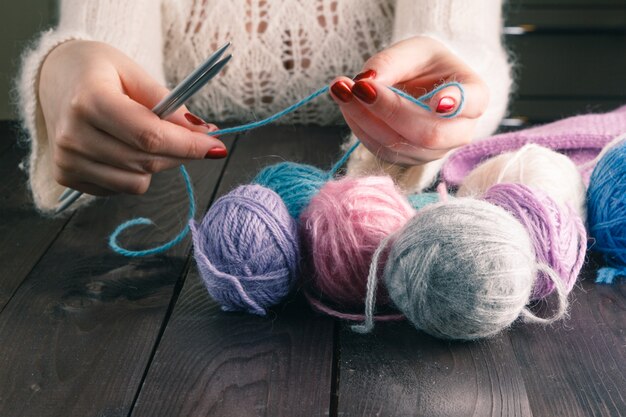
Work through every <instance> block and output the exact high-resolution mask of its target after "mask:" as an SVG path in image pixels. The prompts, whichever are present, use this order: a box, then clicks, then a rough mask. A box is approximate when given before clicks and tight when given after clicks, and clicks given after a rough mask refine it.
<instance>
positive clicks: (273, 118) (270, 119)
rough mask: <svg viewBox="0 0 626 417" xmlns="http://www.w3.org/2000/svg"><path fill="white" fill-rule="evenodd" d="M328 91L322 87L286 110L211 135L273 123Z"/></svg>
mask: <svg viewBox="0 0 626 417" xmlns="http://www.w3.org/2000/svg"><path fill="white" fill-rule="evenodd" d="M327 91H328V86H326V87H322V88H320V89H319V90H317V91H316V92H314V93H313V94H311V95H310V96H308V97H305V98H303V99H302V100H300V101H299V102H297V103H295V104H292V105H291V106H289V107H287V108H286V109H284V110H281V111H279V112H278V113H276V114H274V115H272V116H270V117H268V118H266V119H263V120H259V121H256V122H252V123H246V124H245V125H239V126H233V127H229V128H226V129H220V130H216V131H215V132H211V133H210V135H211V136H221V135H226V134H228V133H237V132H243V131H246V130H252V129H256V128H257V127H261V126H265V125H267V124H270V123H272V122H273V121H276V120H278V119H280V118H281V117H283V116H285V115H287V114H289V113H291V112H292V111H295V110H297V109H299V108H300V107H302V106H304V105H305V104H308V103H309V102H310V101H312V100H315V99H316V98H317V97H319V96H320V95H322V94H324V93H325V92H327Z"/></svg>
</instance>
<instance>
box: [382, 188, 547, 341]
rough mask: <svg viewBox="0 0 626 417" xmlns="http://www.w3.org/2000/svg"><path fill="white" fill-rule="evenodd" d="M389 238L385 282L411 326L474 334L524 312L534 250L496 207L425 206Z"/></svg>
mask: <svg viewBox="0 0 626 417" xmlns="http://www.w3.org/2000/svg"><path fill="white" fill-rule="evenodd" d="M392 242H393V243H392V247H391V251H390V253H389V256H388V258H387V263H386V265H385V270H384V280H385V284H386V287H387V291H388V293H389V296H390V297H391V299H392V300H393V302H394V304H395V305H396V307H397V308H398V309H399V310H400V311H401V312H402V313H404V315H405V316H406V317H407V319H409V320H410V321H411V322H412V323H413V325H414V326H415V327H416V328H418V329H420V330H422V331H424V332H426V333H429V334H431V335H433V336H435V337H440V338H444V339H459V340H473V339H479V338H483V337H488V336H492V335H494V334H496V333H498V332H500V331H501V330H503V329H505V328H506V327H508V326H509V325H510V324H511V323H513V321H514V320H515V319H517V318H518V317H519V316H520V315H521V314H522V313H523V310H524V308H525V305H526V304H527V302H528V300H529V298H530V294H531V291H532V287H533V284H534V281H535V277H536V275H537V269H536V263H535V254H534V250H533V247H532V243H531V241H530V239H529V237H528V233H527V232H526V230H525V229H524V227H523V226H522V225H521V224H520V223H519V222H518V221H517V220H516V219H515V218H514V217H513V216H512V215H511V214H509V213H507V212H506V211H505V210H503V209H501V208H500V207H497V206H494V205H492V204H489V203H487V202H484V201H480V200H474V199H469V198H465V199H457V200H452V201H450V202H447V203H437V204H433V205H429V206H426V207H424V208H423V209H421V210H420V211H418V212H417V214H416V215H415V216H414V217H413V218H412V219H411V220H410V221H409V222H408V223H407V225H406V226H405V227H404V229H402V231H401V232H400V233H399V234H398V235H397V236H396V237H395V238H394V240H393V241H392Z"/></svg>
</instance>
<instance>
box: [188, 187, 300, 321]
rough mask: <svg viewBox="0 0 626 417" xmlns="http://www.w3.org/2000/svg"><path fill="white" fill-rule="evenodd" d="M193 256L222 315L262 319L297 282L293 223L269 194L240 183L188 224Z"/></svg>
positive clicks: (277, 197) (273, 196)
mask: <svg viewBox="0 0 626 417" xmlns="http://www.w3.org/2000/svg"><path fill="white" fill-rule="evenodd" d="M190 228H191V232H192V235H193V243H194V257H195V259H196V263H197V264H198V269H199V270H200V274H201V276H202V279H203V281H204V284H205V285H206V287H207V290H208V291H209V294H210V295H211V297H213V299H215V300H216V301H217V302H218V303H220V305H221V306H222V309H223V310H225V311H246V312H248V313H253V314H258V315H262V316H264V315H266V314H267V308H268V307H271V306H273V305H276V304H278V303H280V302H281V301H282V300H283V299H284V298H285V297H286V296H287V295H288V294H289V292H290V290H291V288H293V286H294V283H295V282H296V280H297V273H298V263H299V258H300V255H299V242H298V233H297V230H298V229H297V225H296V221H295V219H294V218H293V217H291V216H290V215H289V212H288V211H287V207H286V206H285V204H284V203H283V200H282V199H281V198H280V197H279V196H278V194H276V193H275V192H274V191H272V190H270V189H268V188H265V187H261V186H259V185H243V186H240V187H238V188H236V189H235V190H233V191H231V192H230V193H229V194H227V195H225V196H223V197H221V198H220V199H218V200H217V201H216V202H215V203H214V204H213V206H211V209H210V210H209V211H208V212H207V214H206V215H205V217H204V219H203V220H202V223H201V224H200V225H198V224H196V223H195V222H194V221H193V220H192V221H190Z"/></svg>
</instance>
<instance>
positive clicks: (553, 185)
mask: <svg viewBox="0 0 626 417" xmlns="http://www.w3.org/2000/svg"><path fill="white" fill-rule="evenodd" d="M500 183H518V184H524V185H527V186H529V187H531V188H535V189H539V190H542V191H544V192H546V193H547V194H548V195H549V196H550V197H552V198H553V199H554V200H556V201H557V202H559V203H561V204H569V205H570V206H571V207H572V208H573V209H575V210H576V212H577V213H578V214H579V215H580V216H581V218H583V219H584V218H585V184H584V182H583V179H582V176H581V175H580V172H579V171H578V168H577V167H576V165H575V164H574V162H572V161H571V160H570V159H569V158H568V157H567V156H565V155H562V154H560V153H558V152H555V151H553V150H551V149H548V148H545V147H543V146H539V145H535V144H529V145H525V146H523V147H522V148H520V149H519V150H517V151H515V152H507V153H503V154H501V155H498V156H495V157H493V158H491V159H488V160H487V161H485V162H483V163H482V164H480V165H479V166H477V167H476V168H474V170H473V171H472V172H470V173H469V175H468V176H467V177H466V178H465V179H464V180H463V183H462V184H461V187H460V188H459V191H458V193H457V196H459V197H464V196H471V197H477V198H478V197H481V196H482V195H483V194H484V193H485V192H486V191H487V190H488V189H489V188H490V187H491V186H492V185H494V184H500Z"/></svg>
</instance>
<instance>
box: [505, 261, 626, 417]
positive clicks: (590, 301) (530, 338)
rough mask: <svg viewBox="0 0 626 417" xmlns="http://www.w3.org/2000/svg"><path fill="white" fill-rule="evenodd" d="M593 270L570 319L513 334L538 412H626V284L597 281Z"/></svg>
mask: <svg viewBox="0 0 626 417" xmlns="http://www.w3.org/2000/svg"><path fill="white" fill-rule="evenodd" d="M593 270H594V268H588V269H587V271H586V273H585V275H586V279H585V280H584V281H583V282H582V284H581V285H579V287H578V288H576V290H575V291H574V295H573V297H572V298H573V302H572V306H571V318H570V319H569V320H568V321H566V322H565V323H561V324H557V325H554V326H552V327H548V328H542V327H540V326H522V327H520V328H519V329H517V331H516V332H513V333H511V334H510V338H511V341H512V344H513V347H514V350H515V353H516V356H517V357H518V359H519V363H520V365H521V367H522V374H523V375H524V379H525V380H526V387H527V389H528V397H529V401H530V405H531V408H532V411H533V414H534V415H535V416H553V417H561V416H562V417H583V416H584V417H599V416H602V417H608V416H610V417H617V416H624V415H626V395H625V391H624V387H625V386H626V283H625V282H624V281H623V280H622V281H621V282H620V284H618V285H596V284H594V282H593V279H594V275H593Z"/></svg>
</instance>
